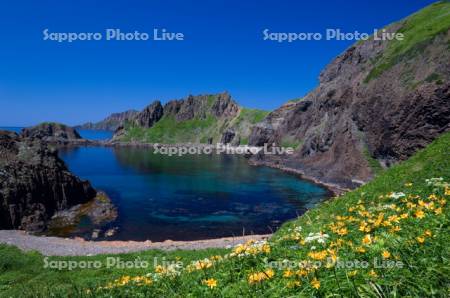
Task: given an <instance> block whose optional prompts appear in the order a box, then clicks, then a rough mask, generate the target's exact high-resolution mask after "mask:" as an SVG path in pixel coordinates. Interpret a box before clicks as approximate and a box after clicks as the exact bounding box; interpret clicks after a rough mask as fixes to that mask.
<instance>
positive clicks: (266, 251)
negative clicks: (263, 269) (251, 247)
mask: <svg viewBox="0 0 450 298" xmlns="http://www.w3.org/2000/svg"><path fill="white" fill-rule="evenodd" d="M261 251H262V252H263V253H266V254H268V253H270V245H269V244H264V245H263V246H262V247H261Z"/></svg>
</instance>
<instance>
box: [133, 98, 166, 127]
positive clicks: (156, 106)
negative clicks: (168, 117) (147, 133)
mask: <svg viewBox="0 0 450 298" xmlns="http://www.w3.org/2000/svg"><path fill="white" fill-rule="evenodd" d="M163 113H164V112H163V106H162V105H161V102H160V101H155V102H153V103H152V104H151V105H149V106H147V107H146V108H145V109H144V110H143V111H142V112H140V113H137V114H135V116H134V117H133V118H130V120H131V121H133V122H134V124H136V125H138V126H142V127H145V128H150V127H152V126H153V124H155V123H156V122H158V121H159V119H161V118H162V116H163Z"/></svg>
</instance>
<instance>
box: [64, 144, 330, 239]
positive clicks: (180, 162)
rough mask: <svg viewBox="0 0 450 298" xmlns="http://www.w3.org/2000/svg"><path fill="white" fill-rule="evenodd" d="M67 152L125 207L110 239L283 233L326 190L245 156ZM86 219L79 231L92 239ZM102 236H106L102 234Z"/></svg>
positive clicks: (70, 162)
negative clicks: (250, 161) (284, 226)
mask: <svg viewBox="0 0 450 298" xmlns="http://www.w3.org/2000/svg"><path fill="white" fill-rule="evenodd" d="M59 156H60V157H61V158H62V159H63V160H64V161H65V162H66V164H67V166H68V167H69V169H70V170H71V171H72V172H74V173H75V174H76V175H78V176H79V177H81V178H82V179H87V180H89V181H90V182H91V183H92V185H93V186H94V187H95V188H96V189H98V190H102V191H104V192H106V193H107V194H108V196H109V197H110V198H111V200H112V201H113V203H114V204H115V205H116V206H117V207H118V211H119V216H118V218H117V220H116V221H115V222H113V223H111V224H109V226H108V227H102V228H112V227H117V233H116V234H115V235H114V236H112V237H108V238H107V239H108V240H138V241H144V240H151V241H164V240H167V239H171V240H199V239H209V238H218V237H227V236H241V235H242V234H243V233H245V234H246V235H248V234H252V233H253V234H265V233H271V232H273V231H275V230H276V229H277V228H278V227H279V226H280V225H281V224H282V223H283V222H285V221H287V220H289V219H293V218H295V217H297V216H298V215H301V214H303V213H304V212H305V210H307V209H309V208H311V207H313V206H314V205H315V204H316V203H318V202H319V201H321V200H323V199H324V198H326V197H327V196H328V195H329V193H328V191H327V190H326V189H324V188H322V187H321V186H318V185H316V184H313V183H311V182H309V181H305V180H301V179H299V178H298V177H296V176H293V175H290V174H287V173H283V172H281V171H279V170H276V169H271V168H266V167H254V166H250V165H249V164H248V162H247V160H246V159H245V158H244V157H242V156H232V155H217V154H212V155H185V156H181V157H178V156H170V157H169V156H166V155H161V154H155V153H154V152H153V150H152V149H151V148H143V147H129V146H126V147H75V148H62V149H60V150H59ZM88 228H89V223H86V222H82V223H81V224H80V227H79V229H77V231H76V232H73V233H72V234H71V235H64V236H87V233H88V232H87V231H88V230H89V229H88ZM99 239H101V238H99Z"/></svg>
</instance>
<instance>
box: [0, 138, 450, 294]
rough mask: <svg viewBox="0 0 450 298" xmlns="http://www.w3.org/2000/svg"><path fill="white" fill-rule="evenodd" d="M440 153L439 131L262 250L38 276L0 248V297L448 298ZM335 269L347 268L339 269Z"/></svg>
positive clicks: (29, 264) (448, 141) (446, 169)
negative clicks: (423, 146) (141, 266)
mask: <svg viewBox="0 0 450 298" xmlns="http://www.w3.org/2000/svg"><path fill="white" fill-rule="evenodd" d="M449 148H450V133H446V134H444V135H443V136H441V137H440V138H439V139H437V140H436V141H434V142H433V143H432V144H430V145H429V146H428V147H427V148H426V149H424V150H422V151H420V152H418V153H417V154H416V155H414V156H413V157H412V158H411V159H409V160H408V161H405V162H403V163H401V164H399V165H396V166H394V167H392V168H390V169H388V170H385V171H383V172H381V173H380V174H379V175H378V176H377V177H376V178H375V179H374V180H373V181H372V182H370V183H368V184H366V185H365V186H362V187H360V188H359V189H357V190H355V191H352V192H349V193H347V194H345V195H343V196H341V197H339V198H335V199H332V200H329V201H326V202H323V203H322V204H320V205H319V206H317V207H316V208H314V209H312V210H310V211H308V212H307V213H305V214H304V215H303V216H302V217H300V218H298V219H297V220H293V221H291V222H289V223H287V224H285V225H284V226H283V227H282V228H281V229H280V230H279V231H278V232H277V233H275V235H274V236H273V237H272V239H271V240H270V241H269V242H267V243H247V244H246V245H242V246H238V247H235V248H233V249H229V250H209V251H206V250H201V251H191V252H188V251H176V252H170V253H163V252H158V251H149V252H144V253H137V254H129V255H122V256H120V257H122V258H124V259H125V258H126V259H128V260H132V259H133V258H135V257H137V256H140V257H141V259H144V260H149V262H150V263H152V258H153V257H155V256H157V257H159V258H162V257H166V260H167V261H181V262H182V263H183V265H184V267H176V266H162V267H156V268H153V267H152V268H147V269H127V270H117V269H114V270H113V269H96V270H87V269H85V270H83V269H77V270H74V271H71V272H67V271H62V272H60V271H58V270H49V269H42V264H43V258H42V256H40V255H38V254H36V253H28V254H24V253H21V252H19V251H18V250H17V249H14V248H11V247H8V246H0V293H2V294H1V295H4V296H15V295H19V294H21V295H22V296H21V297H24V296H42V297H45V296H48V295H49V294H50V293H53V294H54V295H55V296H58V295H62V296H66V295H69V294H72V295H77V296H89V297H91V296H96V297H97V296H100V297H110V296H114V297H115V296H117V297H120V296H122V297H124V296H127V295H128V296H130V295H133V296H142V297H144V295H147V296H151V297H158V296H164V297H185V296H188V297H189V296H192V297H241V296H244V297H256V296H264V297H285V296H301V297H309V296H328V297H329V296H333V295H335V296H343V297H349V296H360V297H390V296H392V297H403V296H409V297H428V296H436V297H448V293H449V290H450V289H449V281H450V279H449V276H450V264H449V258H450V253H449V252H450V250H449V246H448V243H449V242H450V233H449V216H450V212H449V206H448V200H449V198H450V188H449V185H448V183H447V182H448V181H450V158H449V157H450V149H449ZM432 178H438V179H432ZM427 179H431V180H427ZM322 240H323V241H322ZM104 258H105V257H86V258H70V259H75V260H86V259H88V260H103V261H104ZM53 259H55V258H53ZM56 259H58V260H62V259H68V258H56ZM159 260H161V259H159ZM195 260H196V261H195ZM319 262H320V263H319ZM345 262H350V263H347V267H345V266H343V264H344V263H345ZM365 262H367V264H366V263H365ZM275 265H276V266H275ZM352 266H353V267H352ZM380 266H383V268H379V267H380ZM1 295H0V296H1Z"/></svg>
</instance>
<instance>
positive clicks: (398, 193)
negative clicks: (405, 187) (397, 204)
mask: <svg viewBox="0 0 450 298" xmlns="http://www.w3.org/2000/svg"><path fill="white" fill-rule="evenodd" d="M404 196H406V195H405V194H404V193H402V192H393V193H391V194H390V195H389V197H390V198H393V199H399V198H403V197H404Z"/></svg>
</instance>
